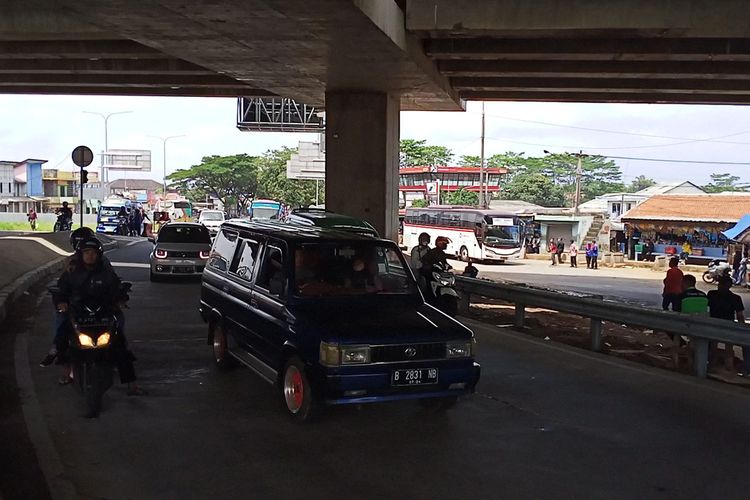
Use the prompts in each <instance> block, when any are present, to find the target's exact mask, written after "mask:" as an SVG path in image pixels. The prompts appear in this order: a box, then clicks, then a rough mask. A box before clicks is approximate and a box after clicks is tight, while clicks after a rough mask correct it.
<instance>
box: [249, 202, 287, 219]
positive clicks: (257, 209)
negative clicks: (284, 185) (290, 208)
mask: <svg viewBox="0 0 750 500" xmlns="http://www.w3.org/2000/svg"><path fill="white" fill-rule="evenodd" d="M280 216H281V202H278V201H276V200H253V201H252V203H250V218H251V219H253V220H257V219H278V218H280Z"/></svg>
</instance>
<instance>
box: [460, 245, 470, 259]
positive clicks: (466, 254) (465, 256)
mask: <svg viewBox="0 0 750 500" xmlns="http://www.w3.org/2000/svg"><path fill="white" fill-rule="evenodd" d="M458 257H459V258H460V259H461V260H462V261H464V262H468V261H469V249H468V248H466V247H461V250H459V251H458Z"/></svg>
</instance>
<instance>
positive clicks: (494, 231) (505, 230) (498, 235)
mask: <svg viewBox="0 0 750 500" xmlns="http://www.w3.org/2000/svg"><path fill="white" fill-rule="evenodd" d="M519 234H520V231H519V228H518V226H487V232H486V233H485V240H486V241H487V244H488V245H492V244H495V245H517V244H518V243H519V238H518V236H519Z"/></svg>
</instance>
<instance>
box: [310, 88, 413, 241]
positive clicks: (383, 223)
mask: <svg viewBox="0 0 750 500" xmlns="http://www.w3.org/2000/svg"><path fill="white" fill-rule="evenodd" d="M325 108H326V208H327V209H329V210H332V211H334V212H338V213H342V214H346V215H351V216H353V217H359V218H362V219H364V220H366V221H368V222H369V223H370V224H372V225H373V226H375V229H377V230H378V233H380V236H381V237H383V238H388V239H392V240H396V239H397V238H398V163H399V162H398V159H399V123H400V120H399V111H400V108H399V96H398V95H397V94H386V93H380V92H357V91H335V92H334V91H331V92H326V104H325Z"/></svg>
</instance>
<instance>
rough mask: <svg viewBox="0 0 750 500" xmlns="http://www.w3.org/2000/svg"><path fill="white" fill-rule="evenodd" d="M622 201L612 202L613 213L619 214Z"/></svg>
mask: <svg viewBox="0 0 750 500" xmlns="http://www.w3.org/2000/svg"><path fill="white" fill-rule="evenodd" d="M620 207H621V205H620V203H612V213H613V214H619V213H620Z"/></svg>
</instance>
